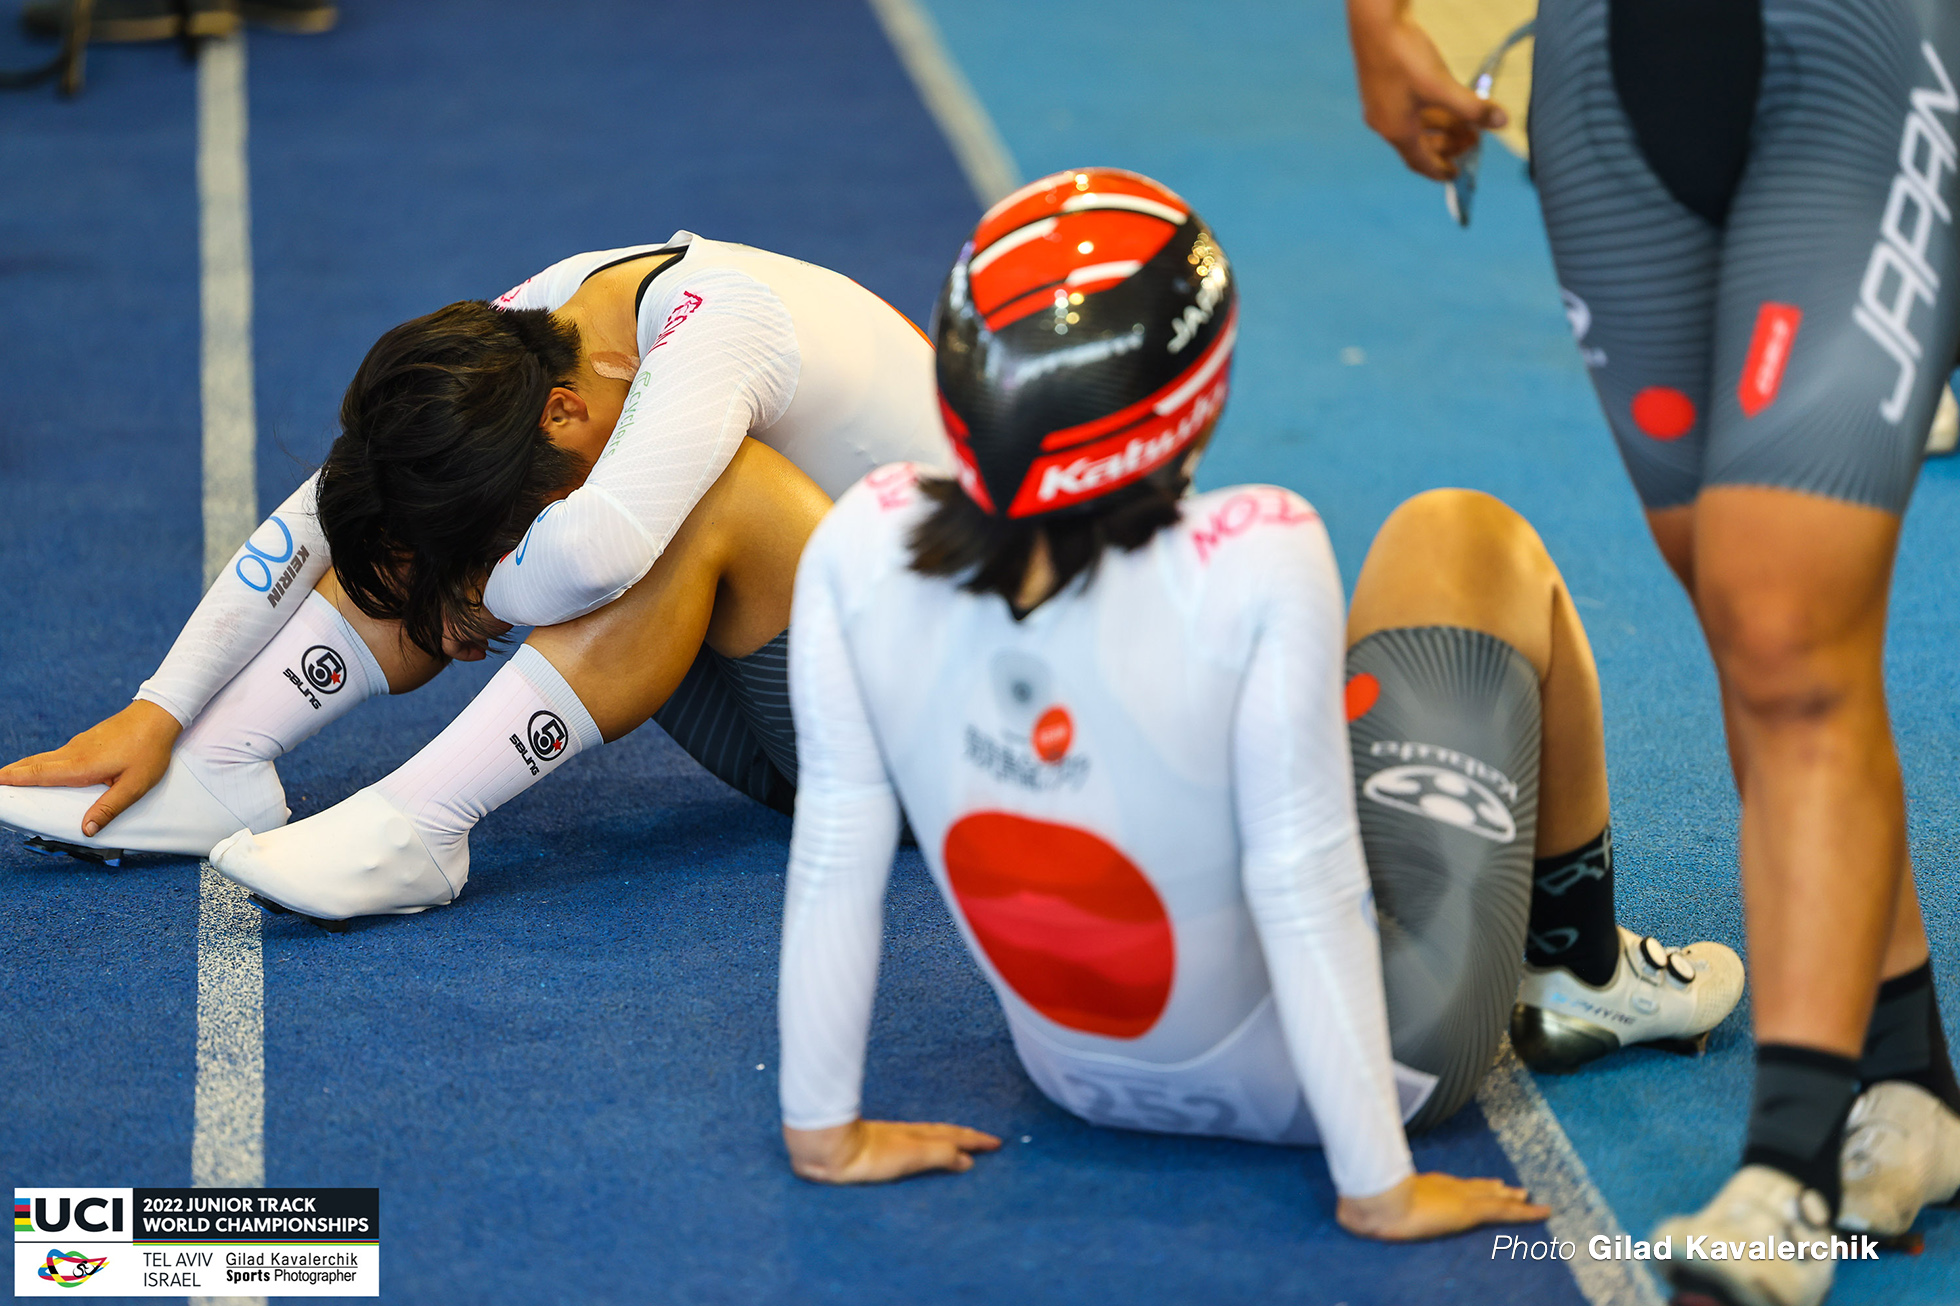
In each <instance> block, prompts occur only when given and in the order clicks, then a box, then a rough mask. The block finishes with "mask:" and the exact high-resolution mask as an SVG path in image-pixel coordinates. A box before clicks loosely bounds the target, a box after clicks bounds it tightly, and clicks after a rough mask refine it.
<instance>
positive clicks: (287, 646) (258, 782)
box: [177, 592, 388, 829]
mask: <svg viewBox="0 0 1960 1306" xmlns="http://www.w3.org/2000/svg"><path fill="white" fill-rule="evenodd" d="M387 692H388V679H387V677H386V676H384V675H383V674H382V672H381V666H380V664H379V663H377V662H376V661H375V660H374V654H373V653H371V652H369V651H368V646H367V644H366V643H365V642H363V641H362V639H361V637H360V636H359V635H357V634H355V633H354V628H353V627H352V626H350V625H348V624H347V619H346V618H345V617H343V616H341V615H340V613H339V612H338V611H337V610H336V609H335V608H334V605H333V604H331V603H329V602H327V600H325V599H324V598H322V597H320V595H319V594H318V593H317V592H315V593H312V594H309V595H307V596H306V601H305V602H304V603H302V604H300V607H299V611H297V612H295V613H293V615H292V617H291V619H290V620H288V621H287V622H286V624H285V625H284V626H283V627H281V628H280V631H279V633H278V634H277V635H274V636H273V637H272V642H271V643H269V644H267V645H266V646H265V647H264V648H263V649H260V650H259V654H258V656H257V657H255V658H253V659H252V660H251V661H250V662H248V663H246V664H245V668H244V670H242V671H240V672H239V673H238V674H237V675H235V676H233V677H232V678H231V683H229V684H227V685H226V686H225V687H224V688H223V689H221V690H219V691H218V695H217V697H216V698H213V699H212V700H211V701H210V702H209V703H207V704H206V705H205V707H204V710H203V711H202V712H200V713H198V714H197V719H196V720H195V721H193V722H191V724H190V728H189V729H187V730H186V731H184V733H183V734H182V735H181V736H180V737H179V738H178V740H177V753H178V755H179V756H180V757H182V758H183V759H184V760H185V761H186V762H188V763H189V764H190V766H191V770H192V771H193V772H194V773H195V774H196V776H197V778H198V779H199V780H201V781H203V783H204V787H205V788H207V789H209V790H210V791H211V796H212V797H213V798H216V799H217V800H218V801H219V802H221V803H223V804H224V805H225V806H226V807H228V808H230V809H231V811H232V812H233V813H234V814H235V815H237V816H238V817H239V818H240V819H241V820H245V819H249V818H251V817H252V816H253V815H254V814H255V813H259V812H264V811H268V810H269V811H271V812H273V813H274V814H278V813H282V812H283V811H284V809H285V806H286V794H285V790H284V788H282V787H281V785H280V783H279V773H278V772H277V771H276V770H274V769H273V766H272V763H273V762H274V761H275V760H276V759H278V758H280V757H283V756H284V755H285V754H287V753H288V752H291V751H292V750H293V749H294V748H297V747H298V746H299V745H300V744H302V743H304V742H305V741H306V740H308V739H311V738H312V737H313V736H314V735H315V734H317V733H319V731H320V729H321V728H322V727H323V726H325V725H326V724H327V723H328V722H330V721H334V720H337V719H338V718H340V717H342V716H345V715H346V714H347V713H348V712H349V711H351V710H352V709H353V708H354V707H356V706H357V705H358V704H361V703H364V702H366V701H367V700H368V699H370V698H372V697H374V696H375V695H376V694H385V693H387ZM284 819H285V818H284V816H283V815H282V816H280V817H279V820H282V821H283V820H284ZM273 824H278V821H274V822H273ZM253 828H255V829H257V828H259V827H258V826H256V825H255V826H254V827H253Z"/></svg>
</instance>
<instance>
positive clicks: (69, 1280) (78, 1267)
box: [40, 1247, 109, 1288]
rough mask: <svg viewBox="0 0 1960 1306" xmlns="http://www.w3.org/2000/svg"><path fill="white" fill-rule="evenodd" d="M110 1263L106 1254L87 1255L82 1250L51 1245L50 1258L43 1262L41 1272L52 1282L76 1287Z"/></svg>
mask: <svg viewBox="0 0 1960 1306" xmlns="http://www.w3.org/2000/svg"><path fill="white" fill-rule="evenodd" d="M108 1263H109V1258H108V1257H106V1256H86V1255H84V1254H82V1253H81V1252H64V1251H62V1250H61V1249H60V1248H59V1247H50V1248H49V1249H48V1259H47V1260H46V1262H44V1263H43V1264H42V1266H41V1270H40V1273H41V1277H42V1278H43V1279H46V1280H47V1281H48V1282H50V1283H58V1284H60V1285H61V1286H62V1287H64V1288H74V1287H79V1286H80V1285H82V1284H84V1283H87V1282H88V1281H89V1279H90V1278H92V1277H93V1276H94V1275H95V1272H96V1271H97V1270H100V1269H101V1268H102V1267H103V1266H105V1265H107V1264H108Z"/></svg>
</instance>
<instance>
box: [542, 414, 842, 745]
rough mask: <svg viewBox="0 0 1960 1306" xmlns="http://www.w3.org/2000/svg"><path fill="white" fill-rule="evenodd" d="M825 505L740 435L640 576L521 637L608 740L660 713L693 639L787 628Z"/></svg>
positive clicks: (719, 640)
mask: <svg viewBox="0 0 1960 1306" xmlns="http://www.w3.org/2000/svg"><path fill="white" fill-rule="evenodd" d="M829 507H830V500H829V499H827V498H825V497H824V493H823V491H822V490H820V489H818V488H817V486H816V483H815V482H813V481H812V480H810V478H809V477H807V476H805V475H804V474H803V473H802V472H800V471H798V470H797V469H796V467H795V465H794V464H792V463H791V462H790V461H789V460H788V459H786V458H784V457H783V456H782V455H781V454H779V453H777V452H776V451H775V450H773V449H771V448H769V447H768V446H767V445H763V444H759V443H757V442H756V441H754V440H747V441H744V442H743V443H742V446H741V448H740V449H739V450H737V452H736V454H735V457H734V459H733V460H732V461H731V462H730V463H729V465H728V470H727V471H725V472H724V473H722V476H721V479H720V480H718V481H716V482H715V484H714V485H713V486H712V487H711V488H710V489H709V491H708V493H707V494H706V495H704V496H703V497H702V499H701V502H700V504H699V505H697V506H696V507H695V509H694V511H693V512H692V513H691V514H690V515H689V516H688V518H687V520H686V522H684V523H683V524H682V525H681V528H680V530H679V531H678V532H676V534H675V536H674V539H673V542H672V543H671V544H669V545H668V547H667V550H666V552H665V553H663V554H661V556H660V559H659V561H657V562H655V563H654V565H653V569H652V570H651V571H649V572H648V573H647V574H646V576H645V577H644V578H643V579H642V580H641V581H640V582H639V584H637V585H635V586H634V587H633V588H632V589H630V590H628V591H627V592H626V593H625V594H624V595H623V596H621V597H620V598H619V599H617V600H615V601H614V602H612V603H609V604H607V605H606V606H605V607H603V608H600V609H599V610H598V611H597V612H592V613H588V614H587V615H585V616H583V617H580V618H579V619H577V620H576V621H568V622H566V623H565V624H564V625H562V626H553V627H550V628H549V629H545V630H538V631H534V632H533V633H532V635H531V638H530V640H529V643H530V645H531V647H533V648H535V649H536V650H537V651H538V652H540V653H542V654H543V655H544V657H545V659H546V660H547V661H549V662H550V663H551V665H552V666H553V667H555V668H557V670H558V672H559V674H561V675H563V676H564V677H565V680H566V682H567V683H568V684H569V685H571V687H572V689H573V690H574V691H576V692H577V694H578V697H579V701H580V702H581V703H583V704H585V708H586V710H587V711H588V712H590V713H591V714H592V719H593V721H594V723H596V724H597V725H598V727H599V733H600V734H601V735H602V736H603V737H604V738H605V739H606V740H607V741H611V740H614V739H617V738H619V737H620V736H621V735H624V734H626V733H627V732H629V731H631V730H633V729H634V728H636V727H637V726H639V724H640V723H641V722H643V721H645V720H646V719H647V718H649V717H650V716H652V715H653V714H654V713H655V712H656V711H658V710H659V708H660V706H661V705H662V704H663V703H665V702H666V701H667V698H668V696H669V695H670V694H672V693H673V692H674V688H675V686H677V685H679V684H680V682H681V678H682V677H683V676H684V675H686V674H687V670H688V668H689V667H690V666H691V665H692V664H693V662H694V659H695V656H696V654H697V653H698V652H699V650H700V649H701V648H702V647H703V646H704V645H705V646H706V647H708V648H710V649H713V650H714V651H715V652H717V653H719V654H721V655H723V656H724V657H730V658H739V657H745V656H747V655H749V654H751V653H754V652H755V651H756V650H757V649H759V648H761V647H762V646H763V645H765V644H767V643H768V642H769V641H770V640H772V639H774V638H775V637H776V636H777V635H779V634H781V633H782V632H783V631H784V630H785V629H787V628H788V626H789V608H790V596H791V592H792V590H793V589H794V587H795V582H796V561H797V559H798V558H799V557H801V556H802V553H803V545H804V543H805V542H806V541H808V540H809V538H810V532H812V531H814V530H815V529H816V527H817V523H818V522H819V521H821V520H822V519H823V514H824V512H825V511H826V510H828V508H829Z"/></svg>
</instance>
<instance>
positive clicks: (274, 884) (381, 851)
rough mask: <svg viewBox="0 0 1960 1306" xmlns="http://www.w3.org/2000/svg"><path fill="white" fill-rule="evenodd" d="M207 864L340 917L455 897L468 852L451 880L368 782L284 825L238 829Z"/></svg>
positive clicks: (287, 902)
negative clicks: (342, 799) (256, 831)
mask: <svg viewBox="0 0 1960 1306" xmlns="http://www.w3.org/2000/svg"><path fill="white" fill-rule="evenodd" d="M211 865H212V866H214V867H216V868H217V870H218V873H219V874H220V875H223V876H224V877H225V878H226V879H228V880H232V881H234V882H236V883H238V884H241V885H243V886H245V888H247V889H249V890H250V891H252V892H253V893H256V894H258V895H259V896H260V897H261V898H265V899H268V900H270V901H272V902H275V903H277V904H279V905H280V906H281V907H284V908H286V909H288V910H289V911H296V912H298V913H300V914H301V915H303V916H313V917H317V918H319V919H321V920H330V921H344V920H346V919H348V918H349V917H353V916H388V915H403V914H406V913H409V912H418V911H422V910H424V909H425V908H429V907H440V906H443V905H444V904H446V903H449V902H452V901H454V900H455V897H456V895H457V894H458V893H460V892H461V891H462V888H463V882H464V880H465V879H467V878H468V876H469V851H468V849H467V847H465V848H464V850H463V857H462V865H461V866H460V867H458V868H457V878H456V881H455V883H454V884H451V882H450V881H449V880H448V878H446V877H445V876H444V875H443V873H442V868H440V867H439V866H437V865H436V860H435V858H434V857H432V856H430V855H429V850H428V848H427V847H426V846H425V845H424V844H423V842H422V836H421V835H419V834H417V833H416V832H415V827H414V826H413V825H412V824H410V823H409V819H408V818H407V817H406V816H404V815H402V813H401V810H400V809H399V808H397V807H396V806H395V805H394V804H393V803H391V802H389V801H388V800H387V799H386V798H383V797H382V796H381V795H380V794H379V793H377V792H375V790H374V789H373V788H372V787H370V788H367V789H363V790H361V791H360V792H359V793H357V794H355V795H354V796H353V797H352V798H349V799H348V800H347V801H346V802H343V803H337V804H335V805H334V806H332V807H330V808H328V809H327V810H326V811H324V812H321V813H320V814H319V815H318V816H309V817H307V818H306V819H305V820H304V821H295V822H293V823H292V824H291V825H288V826H286V827H285V828H283V829H279V830H273V831H270V832H267V833H264V834H257V835H255V834H253V833H252V832H251V831H249V830H240V831H239V832H238V833H237V834H234V835H232V836H231V838H229V839H226V840H225V841H224V842H223V843H221V844H219V845H218V846H217V847H216V848H213V849H212V850H211Z"/></svg>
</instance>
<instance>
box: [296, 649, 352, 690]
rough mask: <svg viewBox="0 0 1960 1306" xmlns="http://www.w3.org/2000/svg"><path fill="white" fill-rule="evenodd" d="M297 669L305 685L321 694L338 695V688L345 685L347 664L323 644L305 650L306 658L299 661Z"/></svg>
mask: <svg viewBox="0 0 1960 1306" xmlns="http://www.w3.org/2000/svg"><path fill="white" fill-rule="evenodd" d="M299 669H300V670H301V671H302V672H304V673H305V675H306V683H307V684H309V685H311V686H313V688H314V689H316V690H318V691H319V692H320V693H322V694H338V693H339V692H340V687H341V686H342V685H344V684H346V683H347V663H346V662H345V661H344V660H343V659H342V658H341V656H340V654H339V653H337V652H335V651H334V650H333V649H330V648H328V647H327V646H326V645H325V644H315V645H314V646H313V647H312V648H310V649H308V650H306V656H304V657H302V658H301V659H300V660H299Z"/></svg>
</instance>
